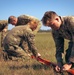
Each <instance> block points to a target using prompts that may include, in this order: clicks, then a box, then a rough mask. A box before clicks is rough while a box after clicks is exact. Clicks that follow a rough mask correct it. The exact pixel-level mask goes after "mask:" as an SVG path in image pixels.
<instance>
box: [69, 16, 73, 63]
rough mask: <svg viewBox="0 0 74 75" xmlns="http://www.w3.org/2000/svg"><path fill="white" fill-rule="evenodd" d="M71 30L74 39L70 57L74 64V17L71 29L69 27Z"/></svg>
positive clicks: (71, 20) (71, 21)
mask: <svg viewBox="0 0 74 75" xmlns="http://www.w3.org/2000/svg"><path fill="white" fill-rule="evenodd" d="M69 30H70V32H71V35H72V39H71V43H72V44H71V47H72V48H71V55H70V58H69V61H70V62H72V63H74V17H73V18H72V19H70V27H69Z"/></svg>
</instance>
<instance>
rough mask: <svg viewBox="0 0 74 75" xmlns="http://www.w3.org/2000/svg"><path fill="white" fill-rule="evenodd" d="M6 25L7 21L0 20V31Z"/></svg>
mask: <svg viewBox="0 0 74 75" xmlns="http://www.w3.org/2000/svg"><path fill="white" fill-rule="evenodd" d="M7 26H8V23H7V21H6V20H0V31H2V30H3V29H4V28H6V27H7Z"/></svg>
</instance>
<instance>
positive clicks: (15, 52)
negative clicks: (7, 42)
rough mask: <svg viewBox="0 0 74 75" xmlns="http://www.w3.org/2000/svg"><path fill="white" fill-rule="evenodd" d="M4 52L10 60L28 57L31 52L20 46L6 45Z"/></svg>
mask: <svg viewBox="0 0 74 75" xmlns="http://www.w3.org/2000/svg"><path fill="white" fill-rule="evenodd" d="M5 52H6V53H7V55H8V58H9V59H11V60H19V59H30V55H31V53H28V52H26V51H25V50H23V49H22V48H21V47H20V46H17V45H14V46H8V47H7V46H6V48H5Z"/></svg>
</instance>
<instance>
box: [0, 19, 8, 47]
mask: <svg viewBox="0 0 74 75" xmlns="http://www.w3.org/2000/svg"><path fill="white" fill-rule="evenodd" d="M0 31H1V47H3V39H4V37H5V36H6V33H7V31H8V21H7V20H0Z"/></svg>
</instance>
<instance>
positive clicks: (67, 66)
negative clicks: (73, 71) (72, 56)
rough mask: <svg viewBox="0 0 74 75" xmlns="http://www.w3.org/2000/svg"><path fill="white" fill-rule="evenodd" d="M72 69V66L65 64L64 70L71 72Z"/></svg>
mask: <svg viewBox="0 0 74 75" xmlns="http://www.w3.org/2000/svg"><path fill="white" fill-rule="evenodd" d="M71 67H72V64H65V65H63V68H62V70H64V71H66V70H69V69H70V68H71Z"/></svg>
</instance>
